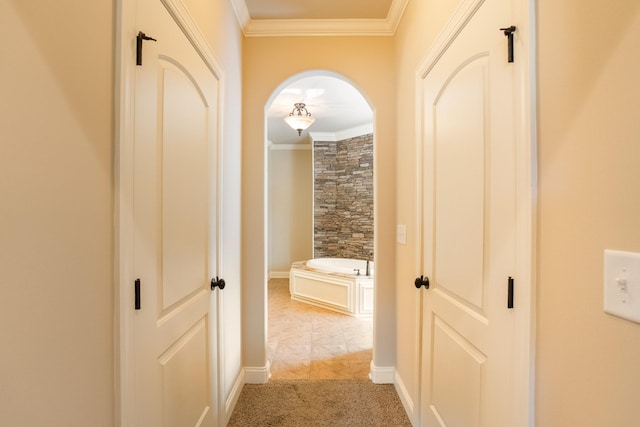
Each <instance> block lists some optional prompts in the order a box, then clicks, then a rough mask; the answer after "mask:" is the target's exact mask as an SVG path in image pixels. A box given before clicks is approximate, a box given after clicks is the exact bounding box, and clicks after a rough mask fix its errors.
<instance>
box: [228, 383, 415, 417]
mask: <svg viewBox="0 0 640 427" xmlns="http://www.w3.org/2000/svg"><path fill="white" fill-rule="evenodd" d="M228 426H243V427H245V426H256V427H257V426H286V427H307V426H349V427H351V426H353V427H358V426H362V427H364V426H366V427H372V426H380V427H382V426H384V427H390V426H398V427H400V426H411V422H410V421H409V418H408V417H407V414H406V412H405V410H404V408H403V406H402V403H401V402H400V399H399V398H398V394H397V393H396V390H395V387H394V386H393V385H392V384H373V383H372V382H371V381H369V380H311V381H308V380H288V381H282V380H281V381H270V382H269V383H267V384H245V385H244V387H243V388H242V392H241V394H240V398H239V399H238V403H237V405H236V407H235V410H234V411H233V414H232V415H231V419H230V421H229V424H228Z"/></svg>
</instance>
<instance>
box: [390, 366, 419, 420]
mask: <svg viewBox="0 0 640 427" xmlns="http://www.w3.org/2000/svg"><path fill="white" fill-rule="evenodd" d="M395 387H396V393H398V397H399V398H400V402H402V406H403V407H404V410H405V411H406V412H407V415H408V416H409V419H410V420H411V422H412V424H413V425H417V416H416V415H417V414H416V413H415V408H414V403H413V400H412V399H411V394H410V393H409V391H408V390H407V387H406V386H405V385H404V382H403V381H402V378H401V377H400V375H398V373H397V372H396V373H395Z"/></svg>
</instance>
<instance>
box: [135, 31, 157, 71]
mask: <svg viewBox="0 0 640 427" xmlns="http://www.w3.org/2000/svg"><path fill="white" fill-rule="evenodd" d="M143 40H151V41H154V42H155V41H157V40H156V39H154V38H153V37H149V36H147V35H146V34H145V33H143V32H142V31H138V35H137V36H136V65H142V41H143Z"/></svg>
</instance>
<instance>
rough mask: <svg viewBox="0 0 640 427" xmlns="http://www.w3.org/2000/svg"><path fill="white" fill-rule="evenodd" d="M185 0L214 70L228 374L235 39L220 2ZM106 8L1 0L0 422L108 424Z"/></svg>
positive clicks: (234, 339) (235, 279) (110, 72)
mask: <svg viewBox="0 0 640 427" xmlns="http://www.w3.org/2000/svg"><path fill="white" fill-rule="evenodd" d="M186 3H187V5H188V7H189V8H190V9H191V10H192V12H193V13H194V15H196V16H197V21H198V23H199V25H200V27H201V29H202V30H203V33H204V34H205V36H206V37H207V39H208V41H209V43H210V44H211V46H212V47H213V49H214V52H215V54H216V56H217V59H218V60H219V62H220V63H221V65H222V68H223V69H224V72H225V87H224V88H223V92H224V96H225V98H224V99H225V103H224V105H223V106H222V108H223V110H224V112H225V116H224V119H223V138H224V152H223V156H224V164H225V169H224V171H223V173H224V179H225V182H226V183H227V184H231V185H229V186H227V187H226V188H225V192H224V195H223V197H224V201H223V211H224V217H225V227H224V230H223V234H224V235H225V248H224V258H223V266H224V270H225V273H226V276H225V279H226V280H227V283H228V284H229V286H228V287H227V290H225V292H226V293H225V298H226V299H225V302H227V303H228V305H229V306H230V309H229V310H226V311H225V315H226V316H231V318H230V319H229V321H228V324H231V325H237V326H236V329H233V328H232V329H230V330H228V331H227V332H226V333H227V337H226V342H225V351H226V352H227V359H228V360H229V361H230V362H229V363H228V366H227V368H226V379H227V380H229V379H231V380H233V374H234V373H236V374H237V373H239V372H240V368H241V354H240V338H239V335H240V331H239V328H240V326H239V325H240V321H241V319H240V307H239V304H240V286H239V283H240V268H239V262H240V244H239V242H240V237H239V236H240V195H239V192H240V188H239V187H240V118H241V113H240V108H241V95H240V91H241V80H240V77H241V72H240V67H241V61H240V59H241V58H240V48H241V34H240V32H239V30H238V25H237V21H236V19H235V16H234V15H233V12H232V9H231V6H230V5H229V3H228V2H210V1H207V0H187V1H186ZM115 6H116V2H115V1H114V0H95V1H91V2H78V1H75V0H74V1H71V0H60V1H56V2H46V1H23V0H7V1H2V2H0V28H1V29H2V30H1V32H2V37H0V51H1V52H2V55H3V59H2V61H1V62H0V75H2V79H0V93H1V94H2V95H1V96H0V99H1V101H0V194H1V195H2V196H1V201H0V342H1V343H2V344H1V347H2V350H1V351H0V424H1V425H12V426H14V425H15V426H18V425H19V426H113V425H115V423H116V416H114V410H115V409H114V408H115V403H114V362H115V360H114V346H113V340H114V330H113V322H114V316H113V312H114V287H115V285H114V283H113V280H114V275H113V268H114V264H113V234H114V230H113V221H114V218H113V198H114V193H113V188H114V172H113V168H114V165H113V156H114V145H113V138H114V130H113V125H114V113H113V111H114V78H115V76H114V66H115V64H114V55H115V50H114V49H115V46H114V39H115V25H116V17H115ZM234 300H235V304H234V303H233V301H234ZM229 301H231V303H229ZM233 316H235V318H234V317H233ZM227 388H228V385H227Z"/></svg>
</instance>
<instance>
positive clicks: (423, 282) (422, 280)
mask: <svg viewBox="0 0 640 427" xmlns="http://www.w3.org/2000/svg"><path fill="white" fill-rule="evenodd" d="M413 284H414V285H416V288H418V289H420V288H421V287H422V286H424V287H425V289H429V278H428V277H424V276H420V277H416V280H415V282H413Z"/></svg>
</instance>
